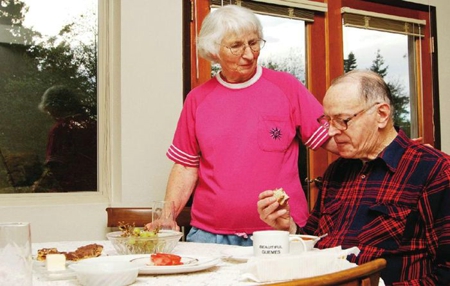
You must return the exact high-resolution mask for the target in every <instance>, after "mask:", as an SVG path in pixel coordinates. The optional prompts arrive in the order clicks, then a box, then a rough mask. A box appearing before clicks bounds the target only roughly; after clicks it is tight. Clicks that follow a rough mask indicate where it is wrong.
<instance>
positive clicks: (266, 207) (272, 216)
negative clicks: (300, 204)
mask: <svg viewBox="0 0 450 286" xmlns="http://www.w3.org/2000/svg"><path fill="white" fill-rule="evenodd" d="M257 207H258V213H259V218H260V219H261V220H262V221H264V222H265V223H267V224H268V225H270V226H271V227H273V228H275V229H279V230H289V229H290V228H291V224H294V223H293V221H292V219H291V215H290V213H289V210H290V209H289V203H288V202H286V203H285V204H284V205H283V206H280V204H279V203H278V202H277V200H276V198H274V197H273V191H270V190H269V191H264V192H262V193H260V194H259V200H258V203H257ZM294 225H295V224H294Z"/></svg>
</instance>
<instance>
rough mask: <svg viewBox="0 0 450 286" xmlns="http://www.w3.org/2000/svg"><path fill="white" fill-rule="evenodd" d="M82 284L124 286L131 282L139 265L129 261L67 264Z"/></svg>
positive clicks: (89, 285) (133, 280) (136, 273)
mask: <svg viewBox="0 0 450 286" xmlns="http://www.w3.org/2000/svg"><path fill="white" fill-rule="evenodd" d="M69 268H70V269H71V270H73V271H74V272H75V274H76V276H77V279H78V281H79V282H80V283H81V285H83V286H103V285H108V286H125V285H130V284H133V283H134V282H135V281H136V278H137V276H138V273H139V267H138V266H137V265H135V264H133V263H131V262H129V261H110V262H105V261H103V262H92V261H91V262H89V263H83V262H79V263H73V264H70V265H69Z"/></svg>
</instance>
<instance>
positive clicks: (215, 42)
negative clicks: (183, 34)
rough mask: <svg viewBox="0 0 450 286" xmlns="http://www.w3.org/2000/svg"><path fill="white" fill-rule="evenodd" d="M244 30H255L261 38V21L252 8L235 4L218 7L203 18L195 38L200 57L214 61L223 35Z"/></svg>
mask: <svg viewBox="0 0 450 286" xmlns="http://www.w3.org/2000/svg"><path fill="white" fill-rule="evenodd" d="M246 32H256V34H257V35H258V37H259V38H260V39H262V38H263V32H262V25H261V22H260V21H259V19H258V18H257V17H256V15H255V13H253V11H252V10H250V9H247V8H244V7H241V6H237V5H226V6H223V7H220V8H218V9H217V10H215V11H213V12H211V13H209V14H208V16H206V18H205V19H204V20H203V24H202V28H201V30H200V33H199V36H198V40H197V48H198V53H199V55H200V56H201V57H202V58H205V59H207V60H209V61H214V55H217V54H218V53H219V49H220V43H221V42H222V40H223V38H224V37H225V35H227V34H229V33H235V34H237V35H239V34H243V33H246Z"/></svg>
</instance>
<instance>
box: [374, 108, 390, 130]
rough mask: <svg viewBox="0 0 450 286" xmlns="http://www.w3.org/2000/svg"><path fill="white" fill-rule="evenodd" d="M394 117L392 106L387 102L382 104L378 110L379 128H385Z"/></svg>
mask: <svg viewBox="0 0 450 286" xmlns="http://www.w3.org/2000/svg"><path fill="white" fill-rule="evenodd" d="M391 117H392V109H391V106H390V105H389V104H387V103H385V102H383V103H380V105H379V106H378V109H377V118H378V127H379V128H384V127H386V125H387V124H388V122H389V120H390V119H391Z"/></svg>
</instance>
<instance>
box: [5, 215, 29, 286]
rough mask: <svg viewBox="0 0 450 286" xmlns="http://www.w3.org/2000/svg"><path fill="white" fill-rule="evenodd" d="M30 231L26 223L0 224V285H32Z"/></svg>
mask: <svg viewBox="0 0 450 286" xmlns="http://www.w3.org/2000/svg"><path fill="white" fill-rule="evenodd" d="M32 279H33V261H32V258H31V231H30V223H28V222H7V223H4V222H0V285H24V286H29V285H32V283H33V282H32Z"/></svg>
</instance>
